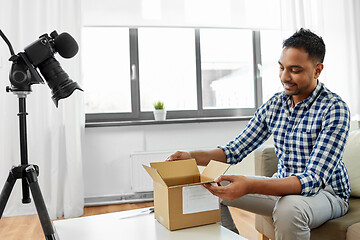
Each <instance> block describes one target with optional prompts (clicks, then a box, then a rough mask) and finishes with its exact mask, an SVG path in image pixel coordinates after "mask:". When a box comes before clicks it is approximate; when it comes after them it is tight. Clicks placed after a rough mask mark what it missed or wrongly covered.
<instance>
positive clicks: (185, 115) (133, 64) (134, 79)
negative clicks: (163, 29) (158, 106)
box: [85, 27, 262, 124]
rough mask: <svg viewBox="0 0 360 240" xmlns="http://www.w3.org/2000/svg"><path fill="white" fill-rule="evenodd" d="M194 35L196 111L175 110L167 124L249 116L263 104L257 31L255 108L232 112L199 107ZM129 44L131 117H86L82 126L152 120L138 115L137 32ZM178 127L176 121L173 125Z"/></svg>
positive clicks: (197, 37) (254, 41)
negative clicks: (179, 121)
mask: <svg viewBox="0 0 360 240" xmlns="http://www.w3.org/2000/svg"><path fill="white" fill-rule="evenodd" d="M201 29H202V28H194V31H195V39H194V41H195V43H194V44H195V56H196V87H197V91H196V92H197V108H198V109H197V110H178V111H167V116H166V119H167V120H181V119H184V120H189V119H199V120H201V119H209V118H214V119H217V120H221V119H226V118H234V117H235V118H236V117H239V118H243V117H248V116H252V115H253V114H254V112H255V110H256V109H257V108H258V107H259V106H260V105H261V104H262V84H261V83H262V78H261V72H260V70H261V45H260V44H261V42H260V31H259V30H252V47H253V73H254V74H253V76H254V79H253V80H254V98H255V99H254V100H255V101H254V102H255V107H254V108H233V109H203V103H202V78H201V54H200V52H201V46H200V37H201V36H200V30H201ZM129 40H130V41H129V42H130V66H129V68H130V76H129V81H131V108H132V112H131V113H122V112H121V113H120V112H114V113H85V123H104V124H106V123H109V122H124V121H129V122H132V121H144V120H150V121H151V120H153V121H154V116H153V113H152V111H146V112H141V111H140V85H139V82H140V81H139V80H140V78H139V67H140V66H139V55H138V28H133V27H129ZM175 122H177V123H178V121H175Z"/></svg>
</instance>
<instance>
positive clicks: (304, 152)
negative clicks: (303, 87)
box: [220, 82, 350, 200]
mask: <svg viewBox="0 0 360 240" xmlns="http://www.w3.org/2000/svg"><path fill="white" fill-rule="evenodd" d="M291 107H292V100H291V97H290V96H288V95H286V94H285V92H281V93H277V94H275V95H274V96H273V97H272V98H271V99H269V101H267V102H266V103H265V104H263V105H262V106H261V107H260V108H259V109H258V110H257V111H256V113H255V115H254V117H253V118H252V119H251V120H250V121H249V123H248V125H247V126H246V128H245V129H244V130H243V132H242V133H241V134H240V135H239V136H238V137H236V138H235V140H233V141H231V142H230V143H229V144H227V145H226V146H224V147H220V148H221V149H222V150H223V151H224V153H225V155H226V157H227V161H228V163H230V164H236V163H238V162H240V161H241V160H242V159H243V158H244V157H245V156H247V155H248V154H249V153H250V152H252V151H253V150H255V149H256V148H257V147H259V146H260V145H261V144H262V143H263V142H264V141H265V140H267V139H268V138H269V137H270V135H273V137H274V143H275V152H276V155H277V157H278V158H279V163H278V171H277V173H275V176H276V177H278V178H284V177H288V176H293V175H295V176H297V177H298V178H299V180H300V182H301V186H302V191H301V195H305V196H311V195H314V194H316V193H318V192H319V190H320V189H323V188H325V186H327V185H331V187H332V188H333V190H334V192H335V193H336V194H337V195H338V196H340V197H342V198H343V199H345V200H347V199H348V198H349V195H350V183H349V176H348V173H347V170H346V167H345V165H344V162H343V161H342V155H343V151H344V146H345V143H346V139H347V136H348V132H349V128H350V112H349V109H348V107H347V105H346V103H345V102H344V101H342V100H341V98H340V97H339V96H338V95H336V94H334V93H332V92H331V91H329V90H328V89H327V88H326V87H325V86H324V85H323V84H322V83H319V82H318V85H317V87H316V88H315V90H314V91H313V92H312V94H311V95H310V96H309V97H308V98H307V99H305V100H303V101H301V102H299V103H298V104H296V106H295V107H294V108H293V109H291Z"/></svg>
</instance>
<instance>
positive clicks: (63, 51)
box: [50, 32, 79, 58]
mask: <svg viewBox="0 0 360 240" xmlns="http://www.w3.org/2000/svg"><path fill="white" fill-rule="evenodd" d="M55 34H57V33H56V32H55ZM55 34H54V32H53V33H51V34H50V36H51V37H53V38H54V43H55V47H54V48H55V50H56V51H57V52H58V53H59V54H60V56H62V57H63V58H72V57H74V56H75V55H76V54H77V52H78V51H79V46H78V44H77V43H76V41H75V39H74V38H73V37H72V36H71V35H70V34H68V33H66V32H63V33H61V34H60V35H57V36H54V35H55Z"/></svg>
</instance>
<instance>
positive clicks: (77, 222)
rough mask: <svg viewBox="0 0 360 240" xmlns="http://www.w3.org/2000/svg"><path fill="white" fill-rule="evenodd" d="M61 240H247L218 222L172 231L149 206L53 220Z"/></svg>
mask: <svg viewBox="0 0 360 240" xmlns="http://www.w3.org/2000/svg"><path fill="white" fill-rule="evenodd" d="M53 223H54V228H55V232H56V233H57V235H58V237H59V239H60V240H73V239H76V240H102V239H132V240H137V239H138V240H140V239H141V240H144V239H146V240H168V239H169V240H184V239H199V240H202V239H204V240H225V239H226V240H232V239H236V240H239V239H240V240H245V239H246V238H243V237H240V236H239V235H237V234H235V233H233V232H232V231H230V230H228V229H226V228H224V227H222V226H221V225H219V224H216V223H214V224H209V225H204V226H200V227H192V228H186V229H181V230H176V231H169V230H168V229H167V228H165V227H164V226H163V225H161V224H160V223H159V222H158V221H157V220H156V219H155V218H154V214H153V213H151V214H150V213H149V212H148V208H142V209H136V210H130V211H122V212H116V213H107V214H101V215H95V216H89V217H81V218H72V219H65V220H57V221H54V222H53Z"/></svg>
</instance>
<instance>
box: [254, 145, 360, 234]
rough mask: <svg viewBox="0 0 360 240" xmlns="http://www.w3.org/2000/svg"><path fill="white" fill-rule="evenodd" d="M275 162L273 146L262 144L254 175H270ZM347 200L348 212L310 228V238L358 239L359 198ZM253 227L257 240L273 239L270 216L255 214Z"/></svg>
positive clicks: (359, 230)
mask: <svg viewBox="0 0 360 240" xmlns="http://www.w3.org/2000/svg"><path fill="white" fill-rule="evenodd" d="M359 161H360V159H359ZM277 163H278V158H277V156H276V154H275V149H274V146H272V145H271V146H270V145H269V146H262V147H260V148H259V149H257V150H256V151H255V174H256V175H260V176H268V177H271V176H272V175H273V174H274V173H275V172H276V171H277ZM350 180H351V178H350ZM355 180H360V179H355ZM350 184H352V183H350ZM349 201H350V205H349V211H348V213H347V214H346V215H344V216H342V217H340V218H337V219H333V220H330V221H328V222H326V223H324V224H323V225H321V226H320V227H318V228H315V229H312V230H311V233H310V234H311V236H310V238H311V240H342V239H346V240H355V239H358V240H359V239H360V198H359V197H353V196H351V197H350V200H349ZM255 228H256V230H257V231H258V232H259V240H268V239H275V232H274V225H273V221H272V218H271V217H266V216H262V215H256V216H255Z"/></svg>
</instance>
